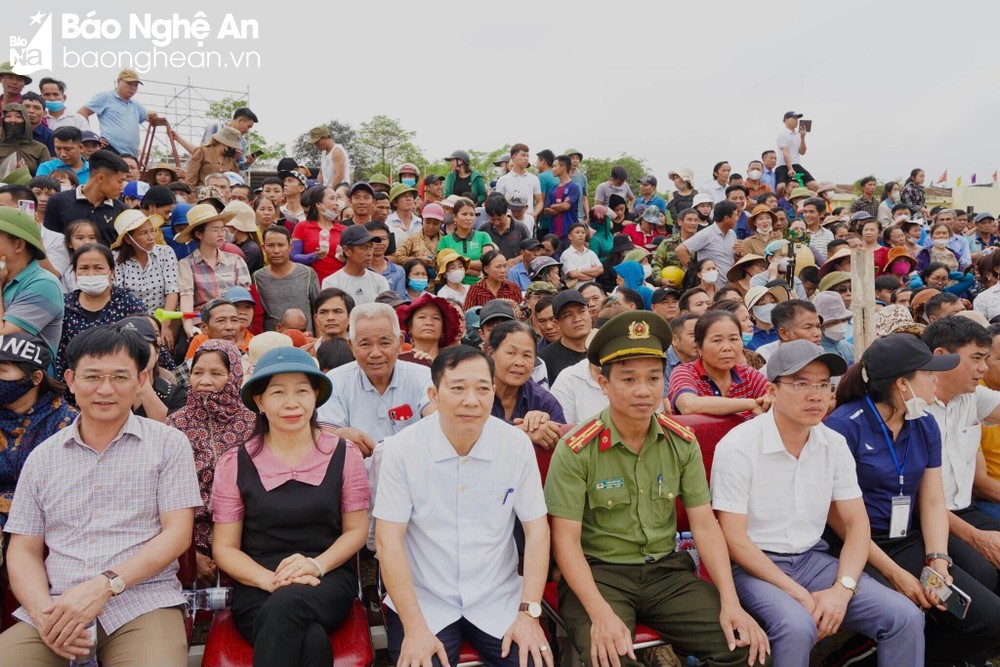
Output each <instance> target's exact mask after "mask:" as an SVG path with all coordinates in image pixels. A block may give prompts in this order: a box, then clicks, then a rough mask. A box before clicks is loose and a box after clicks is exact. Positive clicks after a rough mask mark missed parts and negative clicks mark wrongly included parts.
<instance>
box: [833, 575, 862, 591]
mask: <svg viewBox="0 0 1000 667" xmlns="http://www.w3.org/2000/svg"><path fill="white" fill-rule="evenodd" d="M845 578H846V579H851V580H852V581H854V580H853V578H852V577H837V578H836V579H834V580H833V583H835V584H840V585H841V586H843V587H844V588H846V589H847V590H849V591H851V594H852V595H853V594H855V593H857V592H858V583H857V581H854V585H853V586H848V585H847V583H846V582H845V581H844V579H845Z"/></svg>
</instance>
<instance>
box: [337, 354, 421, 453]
mask: <svg viewBox="0 0 1000 667" xmlns="http://www.w3.org/2000/svg"><path fill="white" fill-rule="evenodd" d="M327 377H329V378H330V380H331V381H332V382H333V394H332V395H331V396H330V400H328V401H327V402H326V403H324V404H323V405H322V406H320V408H319V410H318V411H317V416H318V417H319V420H320V421H321V422H323V423H326V424H333V425H335V426H350V427H351V428H356V429H359V430H360V431H362V432H364V433H365V434H366V435H367V436H368V437H370V438H371V439H372V440H375V441H376V442H377V441H379V440H382V439H384V438H387V437H389V436H390V435H395V434H396V433H399V432H400V431H402V430H403V429H404V428H406V427H407V426H409V425H410V424H414V423H416V422H417V421H419V420H420V418H421V413H422V412H423V410H424V409H425V408H426V407H427V406H428V405H430V399H429V398H428V397H427V389H428V388H429V387H430V386H431V369H429V368H427V367H426V366H421V365H420V364H414V363H410V362H408V361H399V360H397V361H396V366H395V368H394V369H393V372H392V380H390V381H389V386H388V388H387V389H386V390H385V393H384V394H381V395H380V394H379V393H378V390H377V389H375V386H374V385H373V384H372V383H371V380H369V379H368V376H367V375H365V372H364V371H363V370H361V367H360V366H359V365H358V362H356V361H352V362H350V363H349V364H344V365H343V366H340V367H339V368H335V369H333V370H332V371H330V372H329V373H327Z"/></svg>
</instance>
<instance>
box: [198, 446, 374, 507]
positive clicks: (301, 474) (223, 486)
mask: <svg viewBox="0 0 1000 667" xmlns="http://www.w3.org/2000/svg"><path fill="white" fill-rule="evenodd" d="M345 442H346V443H347V451H345V452H344V480H343V485H342V487H341V495H340V512H341V514H347V513H348V512H356V511H358V510H366V509H368V504H369V493H370V492H369V488H368V476H367V474H366V473H365V462H364V458H363V457H362V456H361V452H360V451H358V448H357V447H356V446H355V445H354V443H353V442H350V441H349V440H348V441H345ZM259 443H260V439H259V438H252V439H250V440H248V441H247V443H246V444H245V445H244V447H246V448H247V449H251V448H256V447H257V446H259ZM336 445H337V438H336V436H332V435H328V434H326V433H321V434H320V437H319V447H316V448H314V449H313V450H312V451H311V452H309V454H307V455H306V457H305V458H304V459H302V461H301V462H300V463H299V464H298V465H297V466H295V467H294V468H292V467H289V466H288V465H287V464H286V463H284V462H283V461H282V460H281V459H279V458H278V457H277V456H275V455H274V453H273V452H272V451H271V450H270V448H269V447H268V446H267V445H264V446H263V447H261V450H260V453H259V454H257V456H255V457H253V459H251V460H252V461H253V464H254V466H256V468H257V474H259V475H260V481H261V484H263V485H264V488H265V489H266V490H267V491H270V490H272V489H276V488H277V487H279V486H281V485H282V484H284V483H285V482H287V481H289V480H293V479H294V480H297V481H299V482H302V483H303V484H309V485H311V486H319V485H320V484H321V483H322V482H323V478H324V477H325V476H326V469H327V466H328V465H329V463H330V459H331V458H332V457H333V451H334V449H335V448H336ZM239 449H240V448H239V447H234V448H232V449H230V450H229V451H227V452H226V453H225V454H223V455H222V456H221V457H219V463H218V465H217V466H216V468H215V481H214V482H213V483H212V500H211V503H212V519H213V520H214V521H217V522H219V523H228V522H231V521H240V520H241V519H243V499H242V498H240V490H239V488H238V487H237V486H236V473H237V458H236V454H237V452H239ZM321 450H326V451H328V452H329V453H328V454H327V453H324V452H323V451H321Z"/></svg>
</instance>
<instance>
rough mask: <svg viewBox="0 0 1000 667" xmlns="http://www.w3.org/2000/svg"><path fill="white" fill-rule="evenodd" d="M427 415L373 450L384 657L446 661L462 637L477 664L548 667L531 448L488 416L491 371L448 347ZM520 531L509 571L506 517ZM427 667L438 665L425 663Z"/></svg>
mask: <svg viewBox="0 0 1000 667" xmlns="http://www.w3.org/2000/svg"><path fill="white" fill-rule="evenodd" d="M431 376H432V378H433V382H434V386H433V388H431V389H430V390H429V392H428V393H429V396H430V399H431V401H432V402H433V403H434V404H435V405H436V406H437V414H435V415H432V416H430V417H428V418H427V419H424V420H421V421H420V422H419V423H417V424H415V425H414V426H412V427H410V428H407V429H406V430H404V431H403V432H402V433H400V434H399V435H396V436H393V437H391V438H388V439H387V440H386V441H385V443H384V450H383V457H382V463H381V468H380V473H379V480H378V488H377V492H376V496H375V508H374V511H373V515H374V516H375V521H376V523H375V540H376V545H377V551H378V556H379V561H380V562H381V564H382V577H383V580H384V581H385V587H386V591H387V592H388V597H387V598H386V620H387V624H386V625H387V628H386V629H387V632H388V640H389V652H390V653H391V654H392V657H393V660H394V661H395V663H396V664H398V665H430V664H432V659H434V658H435V657H436V658H437V660H438V661H439V662H440V664H452V665H456V664H458V659H459V652H460V649H461V645H462V642H463V640H464V641H468V642H469V643H471V644H472V645H473V646H475V648H476V650H477V651H478V652H479V654H480V656H481V657H482V659H483V661H484V662H485V663H486V664H488V665H503V666H507V667H514V666H515V665H518V664H521V665H524V664H526V658H527V656H528V655H530V656H531V658H532V659H533V663H534V665H535V666H536V667H541V666H542V665H543V664H544V665H548V667H552V665H553V660H552V651H551V650H550V648H549V646H548V642H547V640H546V638H545V634H544V633H543V632H542V628H541V626H540V625H539V622H538V618H539V616H540V615H541V611H542V610H541V606H540V603H541V598H542V591H543V589H544V588H545V580H546V578H547V576H548V568H549V528H548V521H547V518H546V513H547V510H546V505H545V498H544V495H543V493H542V483H541V476H540V474H539V470H538V465H537V463H536V461H535V454H534V449H533V447H532V445H531V441H530V440H528V438H527V436H525V434H524V433H523V432H521V431H519V430H518V429H516V428H514V427H513V426H510V425H508V424H506V423H505V422H503V421H502V420H500V419H497V418H496V417H491V416H490V411H491V409H492V406H493V363H492V361H491V360H490V359H489V358H488V357H487V356H486V354H485V353H483V352H481V351H480V350H476V349H474V348H471V347H467V346H463V345H460V346H457V347H452V348H448V349H446V350H444V351H442V352H441V353H440V354H439V355H438V357H437V358H436V359H435V360H434V364H433V365H432V366H431ZM515 518H517V519H518V520H519V521H520V522H521V525H522V527H523V528H524V577H523V578H522V577H521V576H519V575H518V573H517V567H518V554H517V546H516V545H515V542H514V519H515ZM434 664H438V663H436V662H435V663H434Z"/></svg>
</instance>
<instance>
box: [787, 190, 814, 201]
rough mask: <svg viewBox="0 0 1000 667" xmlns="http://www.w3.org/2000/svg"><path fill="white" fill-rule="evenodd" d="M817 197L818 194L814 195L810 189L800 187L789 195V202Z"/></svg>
mask: <svg viewBox="0 0 1000 667" xmlns="http://www.w3.org/2000/svg"><path fill="white" fill-rule="evenodd" d="M815 196H816V193H814V192H813V191H812V190H810V189H809V188H803V187H799V188H795V189H794V190H792V193H791V194H790V195H788V201H792V200H793V199H804V198H806V197H815Z"/></svg>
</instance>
